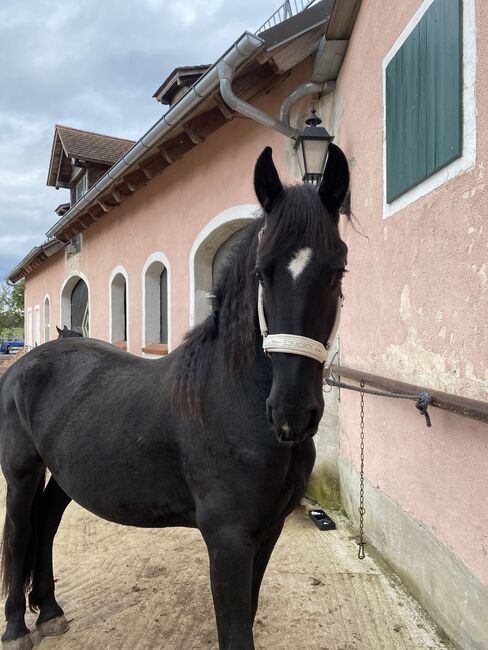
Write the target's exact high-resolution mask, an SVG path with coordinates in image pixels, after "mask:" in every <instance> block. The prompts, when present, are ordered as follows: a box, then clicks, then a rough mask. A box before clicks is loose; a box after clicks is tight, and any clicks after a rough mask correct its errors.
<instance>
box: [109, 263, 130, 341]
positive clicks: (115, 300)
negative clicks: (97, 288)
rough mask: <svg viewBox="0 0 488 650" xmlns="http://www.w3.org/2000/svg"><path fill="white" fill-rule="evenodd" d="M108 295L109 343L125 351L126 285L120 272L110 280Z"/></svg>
mask: <svg viewBox="0 0 488 650" xmlns="http://www.w3.org/2000/svg"><path fill="white" fill-rule="evenodd" d="M110 294H111V296H110V314H111V319H110V320H111V326H110V341H111V342H112V343H114V344H115V345H117V347H120V348H123V349H127V283H126V279H125V276H124V275H123V273H121V272H120V271H118V272H116V274H115V275H114V277H113V279H112V282H111V284H110Z"/></svg>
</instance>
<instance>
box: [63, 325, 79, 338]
mask: <svg viewBox="0 0 488 650" xmlns="http://www.w3.org/2000/svg"><path fill="white" fill-rule="evenodd" d="M56 329H57V331H58V339H75V338H76V337H79V336H83V334H82V333H81V332H77V331H76V330H69V329H68V328H67V326H66V325H65V326H64V327H63V329H60V328H59V327H58V326H57V325H56Z"/></svg>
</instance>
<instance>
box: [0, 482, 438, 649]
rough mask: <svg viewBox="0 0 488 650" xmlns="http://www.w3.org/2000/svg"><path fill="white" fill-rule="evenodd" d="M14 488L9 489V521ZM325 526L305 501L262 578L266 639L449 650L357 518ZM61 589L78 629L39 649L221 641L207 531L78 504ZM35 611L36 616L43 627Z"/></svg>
mask: <svg viewBox="0 0 488 650" xmlns="http://www.w3.org/2000/svg"><path fill="white" fill-rule="evenodd" d="M4 493H5V487H4V483H3V479H2V485H1V491H0V504H1V511H0V517H1V518H2V521H3V512H4ZM334 516H335V518H336V520H337V522H338V530H337V531H330V532H320V531H319V530H318V529H317V528H316V527H315V526H314V525H313V523H312V522H311V521H310V520H309V518H308V517H307V512H306V508H305V507H300V508H299V509H298V510H297V511H296V512H295V513H294V514H293V515H292V516H291V517H290V518H289V519H288V521H287V524H286V527H285V531H284V533H283V535H282V537H281V539H280V541H279V542H278V545H277V548H276V549H275V552H274V554H273V556H272V558H271V562H270V565H269V568H268V571H267V574H266V576H265V579H264V583H263V587H262V591H261V599H260V607H259V611H258V615H257V620H256V624H255V638H256V648H257V649H258V650H264V649H267V650H285V649H286V650H414V649H430V650H440V649H444V650H445V649H446V648H448V647H449V646H448V645H447V644H446V643H444V642H443V641H441V640H440V639H439V638H438V637H437V635H436V634H435V631H434V629H433V626H432V625H431V624H430V623H429V622H428V621H427V620H426V618H425V616H424V615H423V614H422V612H421V611H420V610H419V608H418V607H417V606H416V604H415V603H414V602H413V601H412V600H411V599H410V598H409V597H408V596H407V595H406V593H405V592H404V591H403V589H402V588H401V587H400V586H398V584H395V581H394V580H393V581H392V579H391V578H388V577H386V576H385V575H384V574H383V573H382V572H381V570H380V569H379V568H378V566H377V565H376V564H375V563H374V562H373V561H372V560H371V559H369V558H368V559H366V560H365V561H360V560H358V559H357V557H356V554H357V546H356V545H355V543H354V541H353V540H352V539H351V536H352V531H351V530H350V528H349V526H348V523H347V520H345V519H344V518H343V517H341V516H340V515H339V513H334ZM55 576H56V580H57V595H58V600H59V602H60V604H61V606H62V607H63V608H64V610H65V613H66V616H67V618H68V620H69V621H70V626H71V627H70V629H69V630H68V632H66V634H64V635H63V636H61V637H51V638H45V639H40V638H38V636H37V635H36V633H35V632H33V635H32V636H33V639H34V643H35V645H36V647H37V646H40V650H50V649H52V650H75V649H76V650H81V649H83V650H99V649H101V648H103V649H104V650H112V649H113V650H115V649H117V650H119V649H124V650H150V649H151V650H156V649H157V650H159V649H167V650H173V649H174V650H176V649H178V650H202V649H205V648H210V649H214V648H217V635H216V628H215V620H214V614H213V607H212V600H211V594H210V584H209V578H208V561H207V554H206V548H205V545H204V543H203V540H202V538H201V536H200V533H199V532H198V531H193V530H186V529H181V528H173V529H164V530H143V529H136V528H128V527H123V526H118V525H116V524H111V523H108V522H106V521H103V520H101V519H98V518H97V517H95V516H93V515H91V514H90V513H88V512H86V511H85V510H82V509H81V508H80V507H79V506H77V505H76V504H71V505H70V506H69V507H68V509H67V511H66V514H65V516H64V518H63V521H62V524H61V528H60V531H59V533H58V536H57V537H56V541H55ZM34 623H35V618H34V616H33V615H32V614H28V617H27V624H28V626H29V627H30V628H31V629H32V630H34V629H35V628H34Z"/></svg>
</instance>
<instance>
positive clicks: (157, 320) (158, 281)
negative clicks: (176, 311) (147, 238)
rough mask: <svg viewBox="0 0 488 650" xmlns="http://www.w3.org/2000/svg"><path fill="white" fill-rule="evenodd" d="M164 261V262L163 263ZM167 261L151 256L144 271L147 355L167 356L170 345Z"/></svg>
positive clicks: (144, 340) (144, 339)
mask: <svg viewBox="0 0 488 650" xmlns="http://www.w3.org/2000/svg"><path fill="white" fill-rule="evenodd" d="M163 260H164V261H163ZM167 264H168V262H167V260H166V258H165V256H164V255H163V254H162V253H154V254H153V255H151V256H150V257H149V258H148V260H147V262H146V264H145V266H144V270H143V290H144V302H143V327H144V331H143V346H142V351H143V353H144V354H145V355H150V356H160V355H164V354H167V352H168V344H169V291H168V290H169V287H168V282H169V278H168V267H167Z"/></svg>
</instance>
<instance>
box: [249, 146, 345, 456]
mask: <svg viewBox="0 0 488 650" xmlns="http://www.w3.org/2000/svg"><path fill="white" fill-rule="evenodd" d="M254 186H255V190H256V194H257V197H258V199H259V202H260V203H261V206H262V207H263V209H264V212H265V225H264V228H263V230H262V231H261V233H260V242H259V245H258V251H257V259H256V269H255V271H256V276H257V279H258V281H259V283H260V289H259V294H260V299H261V309H260V311H261V316H260V328H261V330H262V331H263V330H264V331H263V335H264V340H265V346H264V347H265V348H267V350H268V352H269V355H270V357H271V361H272V365H273V382H272V386H271V392H270V394H269V396H268V400H267V415H268V419H269V422H270V425H271V426H272V428H273V430H274V432H275V434H276V435H277V437H278V438H279V439H280V440H281V441H282V442H287V443H292V442H301V441H303V440H305V439H306V438H309V437H310V436H313V435H314V434H315V433H316V432H317V427H318V424H319V421H320V418H321V417H322V413H323V410H324V400H323V394H322V382H323V379H322V374H323V361H324V358H325V357H326V355H327V353H326V352H325V350H324V348H328V347H329V346H330V344H332V340H330V339H331V335H332V331H333V329H334V324H335V323H336V322H337V321H336V318H337V316H338V310H340V309H341V298H342V291H341V279H342V275H343V273H344V270H345V266H346V256H347V246H346V245H345V243H344V242H343V241H342V239H341V238H340V236H339V230H338V222H339V208H340V206H341V203H342V201H343V200H344V197H345V195H346V192H347V189H348V187H349V169H348V165H347V160H346V158H345V156H344V154H343V153H342V151H341V150H340V149H339V148H338V147H337V146H335V145H333V144H331V145H330V147H329V154H328V161H327V165H326V169H325V173H324V177H323V181H322V183H321V185H320V187H319V189H318V191H317V190H316V189H313V188H312V187H310V186H307V185H297V186H291V187H283V185H282V184H281V181H280V179H279V176H278V173H277V171H276V168H275V166H274V164H273V160H272V157H271V149H270V148H269V147H267V148H266V149H265V150H264V151H263V153H262V154H261V155H260V157H259V158H258V160H257V163H256V168H255V172H254ZM266 335H268V336H266ZM290 335H291V336H290ZM322 346H323V347H322ZM305 355H307V356H305Z"/></svg>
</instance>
